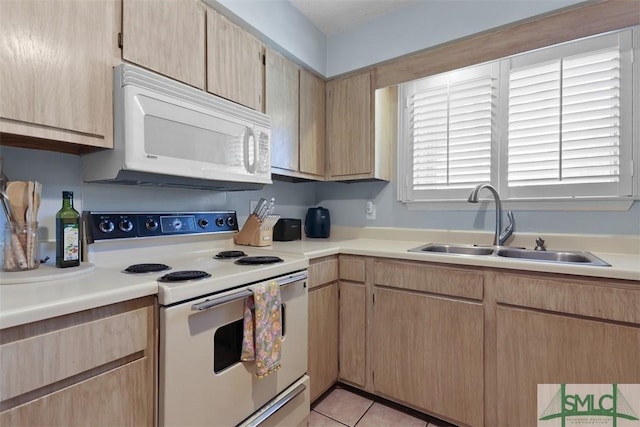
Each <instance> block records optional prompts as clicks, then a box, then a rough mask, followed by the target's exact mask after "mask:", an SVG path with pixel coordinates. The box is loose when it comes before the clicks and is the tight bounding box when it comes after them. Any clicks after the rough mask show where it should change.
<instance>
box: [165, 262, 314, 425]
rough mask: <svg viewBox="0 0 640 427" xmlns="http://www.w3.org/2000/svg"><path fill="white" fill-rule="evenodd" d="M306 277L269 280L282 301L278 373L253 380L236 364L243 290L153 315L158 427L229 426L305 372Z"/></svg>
mask: <svg viewBox="0 0 640 427" xmlns="http://www.w3.org/2000/svg"><path fill="white" fill-rule="evenodd" d="M306 278H307V275H306V273H305V272H302V273H297V274H292V275H288V276H283V277H281V278H278V279H275V280H277V281H278V282H279V283H280V284H281V287H280V293H281V296H282V315H283V317H282V328H283V337H282V348H281V368H280V369H279V370H277V371H276V372H274V373H272V374H270V375H268V376H266V377H264V378H260V379H259V378H257V377H256V375H255V370H256V368H255V363H254V362H241V361H240V353H241V345H242V325H243V318H242V315H243V308H244V297H245V296H246V295H247V294H248V291H246V289H240V290H238V289H236V290H233V291H230V292H225V293H222V294H218V295H215V296H209V297H206V298H201V299H199V300H195V301H189V302H185V303H181V304H177V305H173V306H169V307H162V308H161V309H160V372H159V417H158V418H159V419H158V421H159V424H160V425H161V426H196V425H197V426H202V425H216V426H235V425H237V424H238V423H240V422H242V421H243V420H245V419H247V418H248V417H250V416H251V415H252V414H254V413H256V411H258V410H260V409H261V408H263V407H264V406H265V405H266V404H267V403H268V402H270V401H272V400H273V399H274V398H276V397H277V396H278V395H280V394H281V393H282V392H284V391H285V390H286V389H288V388H289V387H290V386H291V385H292V384H294V383H295V382H296V381H298V380H299V379H300V378H301V377H302V376H303V375H304V374H305V373H306V371H307V285H306ZM298 400H300V399H298ZM304 410H305V411H306V412H307V413H308V410H309V407H308V400H307V401H306V408H304Z"/></svg>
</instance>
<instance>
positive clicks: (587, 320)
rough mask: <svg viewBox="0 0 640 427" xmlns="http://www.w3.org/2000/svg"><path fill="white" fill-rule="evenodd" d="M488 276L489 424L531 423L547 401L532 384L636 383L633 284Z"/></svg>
mask: <svg viewBox="0 0 640 427" xmlns="http://www.w3.org/2000/svg"><path fill="white" fill-rule="evenodd" d="M493 282H494V284H495V298H496V301H497V304H496V312H495V319H496V320H495V322H496V344H495V345H496V347H495V348H496V351H495V353H496V360H495V364H494V365H493V368H495V369H496V371H495V372H496V377H497V383H496V386H497V393H496V403H497V421H496V425H500V426H505V427H508V426H513V427H520V426H535V425H537V423H538V419H539V418H540V417H541V416H542V412H543V411H544V410H545V407H547V406H548V405H550V404H551V403H552V402H551V401H549V402H537V400H538V399H537V390H538V384H558V389H559V384H639V383H640V357H639V355H640V287H639V286H638V284H637V283H635V284H632V283H631V282H622V281H609V280H606V279H601V280H579V279H576V280H574V279H567V278H562V279H561V278H555V277H550V276H549V277H546V276H542V275H537V276H536V275H527V276H524V275H517V274H499V275H496V276H495V278H494V280H493ZM488 344H489V345H492V344H491V343H488ZM583 397H584V396H583ZM488 403H490V402H488ZM558 403H559V404H562V403H561V402H558Z"/></svg>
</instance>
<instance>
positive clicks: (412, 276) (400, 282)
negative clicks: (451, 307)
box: [374, 261, 484, 300]
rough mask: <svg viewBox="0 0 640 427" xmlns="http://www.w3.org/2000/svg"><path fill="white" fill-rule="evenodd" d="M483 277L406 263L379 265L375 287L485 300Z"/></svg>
mask: <svg viewBox="0 0 640 427" xmlns="http://www.w3.org/2000/svg"><path fill="white" fill-rule="evenodd" d="M483 283H484V278H483V275H482V274H481V273H476V272H474V271H469V270H463V269H458V268H447V267H439V266H433V265H429V264H423V263H411V262H403V261H376V262H375V264H374V284H375V285H382V286H390V287H394V288H402V289H411V290H415V291H421V292H432V293H436V294H442V295H451V296H457V297H462V298H471V299H475V300H482V297H483Z"/></svg>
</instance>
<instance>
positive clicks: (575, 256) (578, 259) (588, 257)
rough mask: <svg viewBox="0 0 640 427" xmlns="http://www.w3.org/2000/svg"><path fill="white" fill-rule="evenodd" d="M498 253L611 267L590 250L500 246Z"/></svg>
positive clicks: (512, 256) (557, 261)
mask: <svg viewBox="0 0 640 427" xmlns="http://www.w3.org/2000/svg"><path fill="white" fill-rule="evenodd" d="M496 255H497V256H501V257H505V258H518V259H521V260H524V261H543V262H554V263H563V264H580V265H597V266H606V267H610V265H609V264H608V263H606V262H604V261H603V260H601V259H600V258H598V257H597V256H595V255H593V254H591V253H589V252H569V251H534V250H530V249H515V248H498V250H497V251H496Z"/></svg>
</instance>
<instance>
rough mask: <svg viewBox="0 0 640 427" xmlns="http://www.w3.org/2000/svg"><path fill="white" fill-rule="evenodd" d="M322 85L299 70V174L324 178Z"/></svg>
mask: <svg viewBox="0 0 640 427" xmlns="http://www.w3.org/2000/svg"><path fill="white" fill-rule="evenodd" d="M324 135H325V84H324V80H322V79H321V78H319V77H316V76H314V75H313V74H311V73H310V72H308V71H305V70H302V69H301V70H300V148H299V158H300V168H299V169H300V173H303V174H309V175H314V178H315V179H324V171H325V154H324V153H325V137H324Z"/></svg>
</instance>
